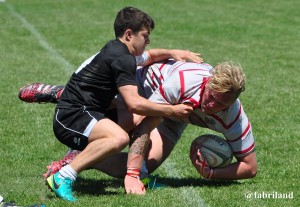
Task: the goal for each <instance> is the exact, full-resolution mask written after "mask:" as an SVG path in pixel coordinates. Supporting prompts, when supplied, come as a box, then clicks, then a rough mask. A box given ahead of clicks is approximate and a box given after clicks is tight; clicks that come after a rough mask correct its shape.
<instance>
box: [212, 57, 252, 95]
mask: <svg viewBox="0 0 300 207" xmlns="http://www.w3.org/2000/svg"><path fill="white" fill-rule="evenodd" d="M211 74H212V76H211V78H210V80H209V81H208V83H207V84H208V87H209V88H210V89H213V90H215V91H217V92H220V93H234V94H236V97H238V96H239V95H240V93H241V92H243V91H244V90H245V82H246V77H245V74H244V72H243V69H242V66H241V65H240V64H237V63H234V62H223V63H219V64H217V65H216V66H215V67H214V68H213V69H212V70H211Z"/></svg>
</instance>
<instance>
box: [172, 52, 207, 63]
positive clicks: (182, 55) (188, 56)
mask: <svg viewBox="0 0 300 207" xmlns="http://www.w3.org/2000/svg"><path fill="white" fill-rule="evenodd" d="M200 55H201V54H199V53H194V52H191V51H189V50H171V56H172V57H173V58H174V59H175V60H179V61H183V62H185V61H190V62H194V63H202V62H203V58H201V57H200Z"/></svg>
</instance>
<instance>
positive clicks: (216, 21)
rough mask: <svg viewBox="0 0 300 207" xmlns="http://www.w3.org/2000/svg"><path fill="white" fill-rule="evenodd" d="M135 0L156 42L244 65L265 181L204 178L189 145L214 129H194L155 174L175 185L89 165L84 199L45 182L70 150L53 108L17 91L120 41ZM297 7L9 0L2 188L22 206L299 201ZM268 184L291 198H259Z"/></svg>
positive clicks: (2, 79)
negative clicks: (151, 22) (130, 180)
mask: <svg viewBox="0 0 300 207" xmlns="http://www.w3.org/2000/svg"><path fill="white" fill-rule="evenodd" d="M128 5H130V6H134V7H138V8H140V9H142V10H144V11H146V12H147V13H149V14H150V15H151V16H152V17H153V18H154V19H155V21H156V28H155V30H154V31H153V32H152V34H151V44H150V46H149V48H157V47H163V48H170V49H171V48H180V49H189V50H192V51H196V52H200V53H201V54H202V56H203V57H204V58H205V60H206V62H208V63H210V64H212V65H215V64H216V63H218V62H221V61H225V60H233V61H236V62H239V63H241V64H242V66H243V67H244V70H245V73H246V75H247V85H246V91H245V93H243V94H242V96H241V98H240V99H241V100H242V102H243V106H244V109H245V111H246V113H247V115H248V116H249V118H250V120H251V122H252V126H253V132H254V135H255V139H256V152H257V158H258V163H259V171H258V175H257V177H256V178H254V179H251V180H242V181H234V182H225V181H205V180H203V179H201V178H200V177H199V175H198V174H197V172H196V170H194V168H193V167H192V165H191V163H190V161H189V157H188V151H189V145H190V143H191V141H192V140H193V139H194V138H195V137H196V136H198V135H200V134H203V133H205V132H209V131H208V130H205V129H201V128H196V127H194V126H190V127H189V128H188V129H187V130H186V131H185V133H184V135H183V138H182V139H181V141H180V142H179V144H178V145H177V147H176V149H175V150H174V151H173V153H172V154H171V156H170V157H169V159H168V160H167V161H166V162H165V163H164V164H163V165H162V166H161V167H160V168H159V169H158V170H157V171H156V172H155V173H156V174H159V175H160V179H159V181H160V182H162V183H164V184H166V185H167V186H168V187H166V188H163V189H157V190H150V191H148V192H147V195H145V196H142V197H141V196H134V195H125V194H124V189H123V181H122V180H118V179H114V178H111V177H109V176H107V175H105V174H103V173H99V172H96V171H93V170H90V171H86V172H83V173H82V174H80V176H79V178H78V180H77V182H76V184H75V186H74V191H75V196H76V197H78V198H79V201H78V202H77V203H72V204H70V203H67V202H65V201H62V200H60V199H58V198H56V197H55V196H54V194H52V193H51V192H50V191H49V190H48V189H47V187H46V186H45V185H44V180H43V179H42V173H44V171H45V169H46V168H45V166H46V165H47V164H49V163H50V162H51V161H52V160H56V159H59V158H61V157H62V156H63V155H64V154H65V152H66V150H67V148H66V147H65V146H63V145H62V144H60V143H59V142H58V141H57V140H56V138H55V137H54V135H53V132H52V117H53V111H54V105H51V104H44V105H42V104H41V105H38V104H26V103H23V102H21V101H19V99H18V97H17V94H18V90H19V88H20V87H21V86H23V85H25V84H27V83H31V82H46V83H53V84H65V83H66V82H67V81H68V79H69V77H70V75H71V73H72V72H73V71H74V70H75V69H76V68H77V67H78V66H79V64H81V62H82V61H83V60H85V59H86V58H87V57H89V56H90V55H92V54H94V53H95V52H96V51H98V50H99V49H100V48H101V47H102V46H103V45H104V44H105V43H106V42H107V41H108V40H110V39H112V38H114V33H113V26H112V25H113V21H114V18H115V15H116V13H117V11H119V10H120V9H121V8H123V7H124V6H128ZM299 8H300V3H299V0H287V1H279V0H265V1H260V0H252V1H243V0H227V1H224V0H199V1H196V0H190V1H188V0H181V1H180V0H173V1H145V0H130V1H122V0H110V1H104V0H102V1H101V0H80V1H72V0H64V1H62V0H61V1H59V0H42V1H41V0H26V1H25V0H24V1H20V0H19V1H17V0H6V1H5V2H0V72H1V75H0V94H1V101H0V103H1V107H0V114H1V118H0V139H1V143H0V195H2V196H3V197H4V198H5V200H7V201H15V202H16V203H17V204H19V205H24V206H28V205H32V204H42V203H43V204H46V206H116V207H117V206H118V207H119V206H145V207H147V206H149V207H150V206H151V207H152V206H174V207H175V206H178V207H182V206H192V207H194V206H206V207H208V206H211V207H213V206H216V207H217V206H226V207H227V206H260V207H261V206H274V207H275V206H276V207H277V206H300V191H299V184H300V181H299V178H300V176H299V171H300V160H299V155H300V110H299V102H300V95H299V94H300V87H299V85H300V80H299V77H300V68H299V65H300V58H299V54H300V9H299ZM263 193H272V194H275V193H277V194H280V193H281V194H282V193H292V195H293V198H291V199H280V198H277V199H276V198H272V197H270V198H253V197H254V195H255V194H256V195H257V196H259V195H261V194H263ZM245 195H247V196H249V195H250V196H251V195H252V198H251V199H247V198H246V196H245Z"/></svg>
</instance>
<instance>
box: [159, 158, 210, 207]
mask: <svg viewBox="0 0 300 207" xmlns="http://www.w3.org/2000/svg"><path fill="white" fill-rule="evenodd" d="M161 167H163V168H164V171H165V172H166V173H167V174H168V176H170V177H180V174H179V172H178V171H177V170H176V168H175V167H174V165H173V163H172V161H171V160H170V158H169V159H167V160H166V161H165V162H164V164H162V165H161ZM180 196H181V198H182V200H183V201H184V202H183V203H184V204H185V206H193V207H209V206H208V205H207V204H206V203H205V202H204V200H203V199H202V198H201V197H200V195H199V192H198V191H196V190H194V189H192V188H180Z"/></svg>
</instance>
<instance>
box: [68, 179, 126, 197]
mask: <svg viewBox="0 0 300 207" xmlns="http://www.w3.org/2000/svg"><path fill="white" fill-rule="evenodd" d="M108 188H109V190H107V189H108ZM119 188H123V180H122V179H115V178H114V179H105V180H95V179H87V178H82V177H78V178H77V180H76V182H75V184H74V187H73V190H74V191H76V192H77V193H79V194H89V195H117V194H119V192H118V189H119Z"/></svg>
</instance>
